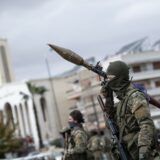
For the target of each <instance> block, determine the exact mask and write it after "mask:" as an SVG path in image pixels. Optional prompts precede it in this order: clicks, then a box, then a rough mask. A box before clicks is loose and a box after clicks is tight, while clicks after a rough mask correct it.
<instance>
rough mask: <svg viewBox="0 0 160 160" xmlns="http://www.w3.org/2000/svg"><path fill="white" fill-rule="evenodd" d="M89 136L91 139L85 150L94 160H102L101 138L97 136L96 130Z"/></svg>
mask: <svg viewBox="0 0 160 160" xmlns="http://www.w3.org/2000/svg"><path fill="white" fill-rule="evenodd" d="M90 134H91V138H90V139H89V141H88V145H87V148H88V149H89V151H91V152H92V153H93V155H94V160H102V159H103V153H102V146H101V137H100V136H99V135H98V133H97V131H96V130H92V131H91V132H90Z"/></svg>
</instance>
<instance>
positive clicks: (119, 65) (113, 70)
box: [107, 61, 129, 79]
mask: <svg viewBox="0 0 160 160" xmlns="http://www.w3.org/2000/svg"><path fill="white" fill-rule="evenodd" d="M107 75H115V77H117V78H119V77H123V78H126V79H127V78H128V79H129V67H128V65H127V64H126V63H124V62H122V61H114V62H110V64H109V66H108V68H107Z"/></svg>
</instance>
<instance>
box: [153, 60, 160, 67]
mask: <svg viewBox="0 0 160 160" xmlns="http://www.w3.org/2000/svg"><path fill="white" fill-rule="evenodd" d="M153 68H154V69H160V61H158V62H153Z"/></svg>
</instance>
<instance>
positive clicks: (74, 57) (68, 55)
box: [48, 44, 160, 108]
mask: <svg viewBox="0 0 160 160" xmlns="http://www.w3.org/2000/svg"><path fill="white" fill-rule="evenodd" d="M48 45H49V47H51V48H52V49H53V50H54V51H56V52H57V53H58V54H59V55H60V56H61V57H62V58H64V59H65V60H67V61H69V62H71V63H74V64H76V65H81V66H83V67H85V68H87V69H89V70H91V71H93V72H95V73H97V74H98V75H99V76H101V77H103V78H104V80H103V82H102V85H105V84H106V83H107V80H106V79H107V74H106V72H104V71H103V67H102V66H101V65H100V64H99V62H98V63H97V64H96V65H95V66H94V65H92V64H88V62H87V61H85V60H84V59H83V58H82V57H81V56H79V55H78V54H76V53H75V52H73V51H72V50H69V49H66V48H62V47H59V46H56V45H53V44H48ZM136 89H139V88H136ZM145 95H146V97H149V103H150V104H153V105H154V106H156V107H157V108H160V102H159V101H157V100H156V99H154V98H153V97H151V96H150V95H148V94H147V93H145Z"/></svg>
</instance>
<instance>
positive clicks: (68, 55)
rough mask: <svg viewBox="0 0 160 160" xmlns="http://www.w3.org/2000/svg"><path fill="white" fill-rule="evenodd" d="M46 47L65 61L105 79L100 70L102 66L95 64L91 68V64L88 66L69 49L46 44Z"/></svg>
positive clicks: (104, 74)
mask: <svg viewBox="0 0 160 160" xmlns="http://www.w3.org/2000/svg"><path fill="white" fill-rule="evenodd" d="M48 45H49V46H50V47H51V48H52V49H53V50H54V51H56V52H57V53H58V54H59V55H60V56H61V57H63V58H64V59H66V60H67V61H69V62H72V63H74V64H76V65H81V66H84V67H85V68H87V69H89V70H92V71H93V72H95V73H97V74H98V75H100V76H102V77H104V79H106V78H107V75H106V73H105V72H104V71H103V70H102V69H103V68H102V66H100V65H99V63H97V65H96V66H93V65H92V64H88V62H86V61H85V60H84V59H83V58H82V57H81V56H79V55H78V54H76V53H75V52H73V51H72V50H70V49H66V48H62V47H59V46H56V45H53V44H48Z"/></svg>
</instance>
